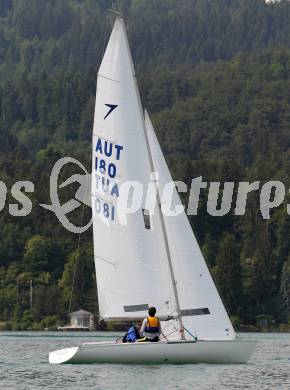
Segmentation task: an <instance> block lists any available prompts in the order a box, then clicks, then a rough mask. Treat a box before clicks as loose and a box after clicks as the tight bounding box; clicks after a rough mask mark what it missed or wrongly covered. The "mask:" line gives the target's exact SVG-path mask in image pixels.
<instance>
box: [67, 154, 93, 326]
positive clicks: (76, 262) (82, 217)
mask: <svg viewBox="0 0 290 390" xmlns="http://www.w3.org/2000/svg"><path fill="white" fill-rule="evenodd" d="M90 150H91V152H90V161H91V157H92V148H90ZM88 178H89V175H86V186H85V193H84V198H85V196H86V194H87V188H88ZM84 213H85V203H83V204H82V211H81V227H82V226H83V219H84ZM80 243H81V232H79V233H78V243H77V251H76V257H75V266H74V272H73V280H72V287H71V292H70V300H69V306H68V313H67V325H68V324H69V315H70V312H71V307H72V299H73V291H74V285H75V278H76V270H77V266H78V259H79V250H80Z"/></svg>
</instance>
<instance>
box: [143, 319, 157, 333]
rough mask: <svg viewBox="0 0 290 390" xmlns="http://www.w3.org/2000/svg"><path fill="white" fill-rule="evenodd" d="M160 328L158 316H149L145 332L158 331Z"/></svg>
mask: <svg viewBox="0 0 290 390" xmlns="http://www.w3.org/2000/svg"><path fill="white" fill-rule="evenodd" d="M159 330H160V324H159V319H158V317H147V323H146V326H145V332H147V333H158V332H159Z"/></svg>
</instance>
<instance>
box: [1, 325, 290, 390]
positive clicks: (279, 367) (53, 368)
mask: <svg viewBox="0 0 290 390" xmlns="http://www.w3.org/2000/svg"><path fill="white" fill-rule="evenodd" d="M117 336H119V334H118V333H116V332H114V333H109V332H106V333H105V332H96V333H92V332H91V333H59V332H0V389H1V390H2V389H3V390H4V389H17V390H22V389H23V390H24V389H29V390H30V389H38V388H41V387H44V386H46V387H47V388H48V389H70V390H76V389H78V390H79V389H100V390H102V389H104V390H107V389H118V390H119V389H120V390H122V389H126V390H131V389H134V390H135V389H137V390H138V389H150V390H159V389H160V390H161V389H162V390H164V389H198V390H203V389H214V390H216V389H230V390H234V389H259V390H264V389H269V390H270V389H271V390H276V389H277V390H278V389H279V390H280V389H281V390H284V389H285V390H286V389H290V334H270V333H264V334H254V333H248V334H242V335H240V337H242V338H249V339H256V340H258V341H259V343H258V345H257V348H256V351H255V354H254V355H253V357H252V359H251V361H250V362H249V363H248V364H246V365H207V364H195V365H194V364H190V365H158V366H157V365H155V366H154V365H152V366H142V365H135V366H134V365H132V366H130V365H128V366H126V365H112V364H99V365H97V364H96V365H59V366H58V365H50V364H48V353H49V352H50V351H52V350H55V349H60V348H65V347H70V346H74V345H78V344H79V343H82V342H84V341H87V340H88V341H94V340H104V339H107V338H111V339H113V338H115V337H117Z"/></svg>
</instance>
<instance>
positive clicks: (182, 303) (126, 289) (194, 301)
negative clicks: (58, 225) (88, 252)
mask: <svg viewBox="0 0 290 390" xmlns="http://www.w3.org/2000/svg"><path fill="white" fill-rule="evenodd" d="M130 181H137V182H138V183H141V184H142V185H143V188H145V191H144V192H148V189H149V187H150V186H151V187H150V188H152V186H153V188H155V189H156V191H155V195H156V205H155V210H154V213H153V212H152V210H151V211H150V210H149V208H150V207H149V206H150V202H149V206H148V202H147V203H146V201H145V199H143V200H142V204H141V207H140V208H139V209H138V210H137V211H136V212H134V213H130V214H128V215H127V221H126V223H121V222H120V221H119V220H118V218H117V211H118V209H117V208H118V200H119V196H120V188H121V186H122V184H123V183H126V182H130ZM168 182H172V177H171V174H170V172H169V169H168V166H167V164H166V161H165V159H164V156H163V153H162V150H161V148H160V145H159V143H158V139H157V137H156V135H155V132H154V128H153V125H152V122H151V120H150V117H149V115H148V113H147V112H146V111H145V113H144V111H143V108H142V105H141V99H140V95H139V91H138V86H137V81H136V77H135V71H134V66H133V61H132V57H131V53H130V48H129V43H128V38H127V35H126V30H125V25H124V21H123V18H122V17H119V16H118V17H117V18H116V20H115V24H114V27H113V30H112V33H111V37H110V39H109V43H108V46H107V49H106V51H105V54H104V57H103V60H102V63H101V66H100V69H99V73H98V81H97V92H96V105H95V118H94V129H93V156H92V210H93V232H94V257H95V268H96V276H97V289H98V303H99V312H100V317H101V318H103V319H104V320H110V321H132V322H133V321H135V320H140V319H143V318H145V317H147V315H148V308H149V306H151V305H152V306H155V307H156V308H157V314H158V317H159V319H160V321H161V325H162V329H163V333H164V334H165V336H166V337H164V338H161V340H160V341H159V342H156V343H150V342H143V343H138V342H135V343H122V342H120V341H118V340H116V341H105V342H87V343H83V344H81V345H79V346H76V347H72V348H66V349H62V350H57V351H53V352H51V353H50V354H49V362H50V363H57V364H60V363H135V364H136V363H140V364H160V363H166V364H170V363H245V362H247V361H248V360H249V358H250V356H251V355H252V353H253V351H254V348H255V341H252V340H241V339H238V338H237V337H236V334H235V331H234V329H233V326H232V324H231V321H230V319H229V317H228V314H227V312H226V310H225V308H224V305H223V303H222V300H221V298H220V296H219V294H218V292H217V289H216V287H215V284H214V282H213V279H212V277H211V275H210V272H209V270H208V268H207V266H206V263H205V260H204V258H203V255H202V253H201V250H200V248H199V245H198V243H197V241H196V238H195V236H194V233H193V231H192V229H191V226H190V224H189V221H188V219H187V216H186V214H185V212H182V213H180V214H179V215H178V216H174V217H172V216H168V215H166V214H165V213H163V212H162V204H161V192H162V189H163V188H164V186H165V184H166V183H168ZM153 192H154V191H153ZM144 198H145V197H144ZM172 202H173V203H174V204H180V203H181V201H180V198H179V195H178V192H177V191H176V189H175V188H173V200H172ZM151 203H152V202H151ZM151 206H152V205H151ZM151 209H152V207H151Z"/></svg>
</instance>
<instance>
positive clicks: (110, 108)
mask: <svg viewBox="0 0 290 390" xmlns="http://www.w3.org/2000/svg"><path fill="white" fill-rule="evenodd" d="M105 106H107V107H109V111H108V112H107V114H106V115H105V116H104V120H105V119H106V118H108V116H109V115H110V114H111V113H112V112H113V111H114V110H115V109H116V108H117V107H118V104H105Z"/></svg>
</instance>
